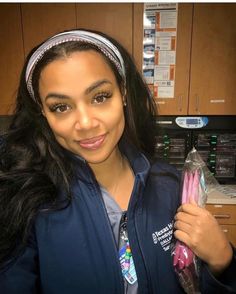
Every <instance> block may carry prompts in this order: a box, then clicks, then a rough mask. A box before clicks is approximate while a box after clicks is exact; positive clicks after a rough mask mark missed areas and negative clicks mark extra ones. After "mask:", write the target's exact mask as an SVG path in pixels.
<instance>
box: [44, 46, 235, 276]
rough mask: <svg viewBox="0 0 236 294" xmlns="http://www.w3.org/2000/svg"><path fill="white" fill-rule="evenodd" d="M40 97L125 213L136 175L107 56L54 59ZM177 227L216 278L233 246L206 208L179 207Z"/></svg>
mask: <svg viewBox="0 0 236 294" xmlns="http://www.w3.org/2000/svg"><path fill="white" fill-rule="evenodd" d="M39 93H40V97H41V101H42V105H43V109H42V110H43V114H44V115H45V117H46V119H47V121H48V123H49V125H50V127H51V129H52V131H53V133H54V135H55V137H56V140H57V141H58V142H59V144H61V145H62V146H63V147H64V148H65V149H68V150H69V151H71V152H72V153H74V154H76V155H80V156H81V157H83V158H84V159H85V160H86V161H87V162H88V164H89V165H90V167H91V169H92V170H93V172H94V174H95V176H96V178H97V180H98V182H99V183H100V184H101V185H102V186H104V187H105V188H106V189H107V190H108V192H109V193H110V194H111V195H112V196H113V197H114V199H115V200H116V201H117V203H118V204H119V205H120V207H121V208H122V209H123V210H126V209H127V208H128V203H129V199H130V195H131V192H132V189H133V185H134V176H133V173H132V170H131V168H130V166H129V164H128V162H127V160H126V159H125V158H124V157H122V155H121V153H120V151H119V149H118V146H117V143H118V142H119V140H120V137H121V135H122V133H123V131H124V125H125V119H124V112H123V107H124V106H123V103H124V97H122V95H121V93H120V90H119V87H118V85H117V82H116V79H115V76H114V74H113V72H112V70H111V68H110V67H109V65H108V64H107V63H106V62H105V60H104V58H103V57H102V56H101V55H100V54H99V53H97V52H95V51H93V50H90V51H86V52H76V53H72V54H71V55H69V56H68V57H64V58H61V59H59V60H56V61H53V62H52V63H50V64H49V65H47V66H46V67H45V68H44V69H43V71H42V73H41V76H40V80H39ZM91 138H92V139H91ZM88 139H89V141H88ZM118 179H119V180H118ZM175 228H176V231H175V233H174V234H175V236H176V238H177V239H179V240H180V241H183V242H184V243H185V244H187V245H188V246H189V247H190V248H191V249H192V250H193V252H194V253H195V254H196V255H197V256H199V257H200V258H201V259H202V260H204V261H205V262H207V263H208V265H209V267H210V270H211V271H212V272H213V273H214V274H216V275H217V274H219V273H220V272H222V271H223V270H224V269H225V268H226V267H227V266H228V264H229V263H230V261H231V258H232V248H231V246H230V245H229V242H228V241H227V239H226V237H225V235H224V234H223V232H222V230H221V229H220V227H219V225H218V224H217V222H216V220H215V218H214V217H213V216H212V215H211V214H210V213H209V212H207V211H206V210H205V209H203V208H199V207H198V206H197V205H196V204H195V203H191V204H184V205H182V206H180V208H179V209H178V212H177V214H176V216H175Z"/></svg>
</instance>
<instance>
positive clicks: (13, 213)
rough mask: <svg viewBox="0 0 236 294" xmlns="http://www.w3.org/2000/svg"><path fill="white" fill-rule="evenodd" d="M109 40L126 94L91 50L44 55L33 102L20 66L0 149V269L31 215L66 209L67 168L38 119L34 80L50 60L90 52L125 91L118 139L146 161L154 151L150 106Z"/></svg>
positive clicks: (75, 45)
mask: <svg viewBox="0 0 236 294" xmlns="http://www.w3.org/2000/svg"><path fill="white" fill-rule="evenodd" d="M93 32H95V33H97V34H100V35H102V36H104V37H106V38H107V39H109V40H110V41H111V42H112V43H113V44H114V45H115V46H116V47H117V48H118V49H119V51H120V53H121V55H122V57H123V59H124V63H125V69H126V89H124V81H123V80H122V78H121V76H120V74H119V72H118V70H117V68H116V67H115V65H114V64H113V63H112V62H111V61H110V60H109V59H108V58H107V57H106V56H105V55H104V54H103V53H102V52H101V51H100V50H99V49H98V48H97V47H96V46H94V45H91V44H86V43H84V42H83V43H81V42H67V43H63V44H61V45H58V46H55V47H53V48H51V49H50V50H48V51H47V52H46V53H45V54H44V56H43V58H42V59H41V60H40V61H39V62H38V63H37V65H36V67H35V70H34V74H33V78H32V83H33V88H34V92H35V98H36V101H34V100H33V99H32V97H31V96H30V94H29V92H28V90H27V85H26V81H25V71H26V66H27V62H28V60H29V58H30V56H31V55H32V54H33V52H34V51H35V50H36V49H37V48H34V49H33V50H32V51H31V52H30V54H29V56H28V58H27V60H26V62H25V65H24V67H23V70H22V73H21V79H20V83H19V89H18V93H17V98H16V107H15V111H14V114H13V119H12V122H11V125H10V128H9V132H8V133H7V134H6V135H4V138H3V143H2V144H1V146H0V155H1V156H0V224H1V229H0V265H3V264H4V263H5V262H6V261H7V260H9V258H12V257H14V256H16V255H17V254H19V252H20V250H22V249H23V248H24V246H25V244H26V240H27V237H28V234H29V231H30V228H31V225H32V223H33V220H34V218H35V217H36V215H37V213H38V212H39V211H40V210H42V209H45V207H47V209H49V210H50V209H63V207H65V206H66V205H69V203H70V201H71V198H72V195H71V193H70V179H72V178H73V166H72V165H71V163H70V161H68V160H67V159H66V158H65V154H64V153H65V152H64V150H63V148H62V147H61V146H60V145H59V144H58V143H57V141H56V140H55V137H54V135H53V133H52V130H51V129H50V127H49V125H48V123H47V120H46V118H45V117H44V116H43V115H42V109H41V105H40V104H41V102H40V97H39V90H38V88H39V77H40V73H41V71H42V69H43V68H44V67H45V66H46V65H47V64H49V63H50V62H52V61H53V60H55V59H59V58H61V57H63V56H68V55H69V54H71V53H72V52H75V51H83V50H91V49H93V50H96V51H98V52H99V53H100V54H102V55H103V57H104V58H105V60H106V62H107V63H108V64H109V65H110V67H111V68H112V70H113V72H114V74H115V76H116V79H117V83H118V85H119V87H120V91H121V93H123V94H124V92H126V102H127V106H126V107H125V108H124V109H125V110H124V111H125V130H124V134H123V138H122V139H124V140H128V141H129V142H130V143H131V144H133V145H134V146H136V147H137V148H138V149H139V150H140V151H142V152H144V153H145V154H146V155H147V156H148V157H150V158H151V157H152V155H153V154H154V148H155V134H156V124H155V120H154V117H155V103H154V101H153V99H152V97H151V95H150V92H149V89H148V87H147V86H146V84H145V83H144V81H143V79H142V77H141V75H140V73H139V72H138V70H137V68H136V66H135V64H134V62H133V60H132V58H131V56H130V55H129V53H128V52H127V51H126V50H125V49H124V48H123V47H122V46H121V45H120V44H119V43H118V42H117V41H115V40H114V39H112V38H111V37H109V36H107V35H105V34H103V33H101V32H97V31H93ZM62 187H63V189H64V190H65V192H66V195H67V203H66V204H65V205H64V206H61V205H59V203H58V192H59V191H60V190H61V189H62Z"/></svg>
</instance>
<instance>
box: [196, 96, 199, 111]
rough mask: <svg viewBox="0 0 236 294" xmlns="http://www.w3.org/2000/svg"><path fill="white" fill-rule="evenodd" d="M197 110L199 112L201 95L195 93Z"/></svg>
mask: <svg viewBox="0 0 236 294" xmlns="http://www.w3.org/2000/svg"><path fill="white" fill-rule="evenodd" d="M195 111H196V112H199V96H198V95H195Z"/></svg>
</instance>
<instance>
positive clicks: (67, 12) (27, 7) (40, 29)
mask: <svg viewBox="0 0 236 294" xmlns="http://www.w3.org/2000/svg"><path fill="white" fill-rule="evenodd" d="M21 5H22V23H23V32H24V46H25V53H26V54H28V52H29V51H30V50H31V49H32V48H33V47H34V46H36V45H38V44H39V43H41V42H42V41H43V40H44V39H46V38H48V37H49V36H51V35H53V34H55V33H58V32H61V31H64V30H69V29H73V28H75V27H76V15H75V4H71V3H70V4H61V3H56V4H49V3H38V4H29V3H24V4H21Z"/></svg>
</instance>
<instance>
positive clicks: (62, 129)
mask: <svg viewBox="0 0 236 294" xmlns="http://www.w3.org/2000/svg"><path fill="white" fill-rule="evenodd" d="M46 119H47V121H48V124H49V126H50V128H51V130H52V132H53V133H54V134H55V135H58V136H63V137H65V136H66V135H67V134H69V133H70V132H69V130H70V123H69V122H68V121H66V122H65V121H60V120H55V119H53V118H50V117H47V118H46Z"/></svg>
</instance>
